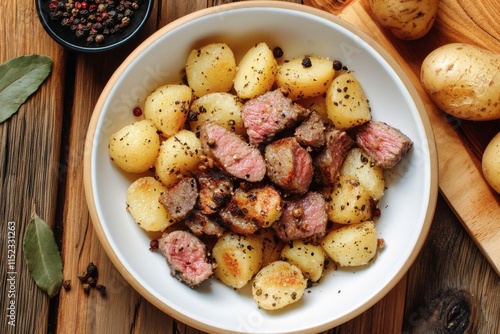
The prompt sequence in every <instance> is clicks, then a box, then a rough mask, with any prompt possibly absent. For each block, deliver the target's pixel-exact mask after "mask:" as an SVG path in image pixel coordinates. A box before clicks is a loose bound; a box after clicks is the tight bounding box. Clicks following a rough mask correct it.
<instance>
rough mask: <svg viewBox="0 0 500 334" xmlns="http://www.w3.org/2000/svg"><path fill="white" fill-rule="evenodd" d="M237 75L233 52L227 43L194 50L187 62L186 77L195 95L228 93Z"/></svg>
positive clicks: (212, 44)
mask: <svg viewBox="0 0 500 334" xmlns="http://www.w3.org/2000/svg"><path fill="white" fill-rule="evenodd" d="M235 75H236V60H235V58H234V54H233V51H232V50H231V48H230V47H229V46H228V45H227V44H225V43H211V44H208V45H205V46H202V47H201V48H199V49H193V50H192V51H191V52H190V53H189V56H188V58H187V60H186V77H187V81H188V84H189V87H191V88H192V89H193V92H194V95H196V96H198V97H201V96H204V95H206V94H209V93H214V92H228V91H229V90H230V89H231V87H232V86H233V79H234V76H235Z"/></svg>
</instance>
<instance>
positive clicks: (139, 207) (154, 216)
mask: <svg viewBox="0 0 500 334" xmlns="http://www.w3.org/2000/svg"><path fill="white" fill-rule="evenodd" d="M166 190H167V188H166V187H165V186H164V185H163V184H162V183H161V182H160V181H158V180H157V179H155V178H154V177H152V176H145V177H141V178H139V179H137V180H135V181H134V182H133V183H132V184H131V185H130V186H129V188H128V189H127V195H126V202H127V210H128V211H129V212H130V214H131V215H132V218H134V220H135V221H136V223H137V224H139V226H140V227H142V228H143V229H144V230H146V231H150V232H159V231H163V230H164V229H166V228H167V227H169V226H170V225H172V224H173V223H175V220H174V219H172V217H171V216H170V215H169V213H168V212H167V210H165V208H164V207H163V205H161V204H160V202H159V199H160V195H161V194H162V193H163V192H165V191H166Z"/></svg>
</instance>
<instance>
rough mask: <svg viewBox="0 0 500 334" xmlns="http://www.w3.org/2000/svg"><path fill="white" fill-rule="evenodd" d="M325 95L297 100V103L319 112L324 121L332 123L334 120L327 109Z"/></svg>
mask: <svg viewBox="0 0 500 334" xmlns="http://www.w3.org/2000/svg"><path fill="white" fill-rule="evenodd" d="M324 95H326V94H323V95H321V96H315V97H309V98H307V99H301V100H297V104H299V105H301V106H303V107H304V108H307V109H309V110H312V111H315V112H317V113H318V115H319V116H320V117H321V119H322V120H323V122H325V123H327V124H332V121H331V120H330V118H329V117H328V111H327V109H326V99H325V96H324Z"/></svg>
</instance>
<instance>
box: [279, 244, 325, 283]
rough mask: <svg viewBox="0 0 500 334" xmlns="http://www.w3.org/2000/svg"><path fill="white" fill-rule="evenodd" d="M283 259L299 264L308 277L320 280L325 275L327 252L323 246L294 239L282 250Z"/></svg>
mask: <svg viewBox="0 0 500 334" xmlns="http://www.w3.org/2000/svg"><path fill="white" fill-rule="evenodd" d="M281 260H283V261H287V262H290V263H291V264H293V265H295V266H297V267H298V268H299V269H300V270H301V271H302V273H303V274H304V276H305V277H306V278H308V279H310V280H311V281H313V282H318V281H319V279H320V278H321V275H323V268H324V264H325V252H324V250H323V248H322V247H321V246H318V245H313V244H312V243H306V242H304V241H303V240H294V241H292V242H289V243H288V244H286V246H285V247H284V248H283V250H282V251H281Z"/></svg>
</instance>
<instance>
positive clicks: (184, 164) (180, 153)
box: [155, 130, 202, 188]
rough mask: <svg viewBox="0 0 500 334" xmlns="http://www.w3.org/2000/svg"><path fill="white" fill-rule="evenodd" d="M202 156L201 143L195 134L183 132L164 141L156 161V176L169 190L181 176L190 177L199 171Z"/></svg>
mask: <svg viewBox="0 0 500 334" xmlns="http://www.w3.org/2000/svg"><path fill="white" fill-rule="evenodd" d="M201 156H202V149H201V141H200V139H198V138H197V137H196V135H195V134H194V132H191V131H188V130H181V131H179V132H178V133H177V134H175V135H174V136H172V137H170V138H168V139H167V140H165V141H163V142H162V143H161V146H160V154H159V155H158V158H157V159H156V164H155V168H156V175H157V176H158V178H159V179H160V181H161V182H162V183H163V184H164V185H165V186H166V187H168V188H170V187H172V186H173V185H175V184H176V183H177V182H178V180H179V178H180V177H181V176H183V175H184V176H189V175H190V173H191V172H194V171H196V170H197V168H198V166H199V164H200V162H201Z"/></svg>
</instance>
